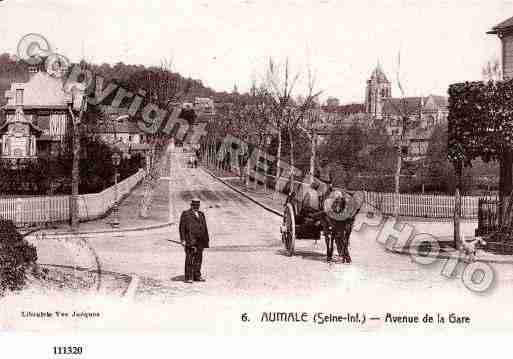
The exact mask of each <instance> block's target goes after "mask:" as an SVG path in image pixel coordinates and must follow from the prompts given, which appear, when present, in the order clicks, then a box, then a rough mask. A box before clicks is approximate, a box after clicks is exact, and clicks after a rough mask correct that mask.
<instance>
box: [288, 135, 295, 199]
mask: <svg viewBox="0 0 513 359" xmlns="http://www.w3.org/2000/svg"><path fill="white" fill-rule="evenodd" d="M288 133H289V141H290V172H289V179H290V187H289V194H292V191H293V188H294V168H295V161H294V139H293V138H292V128H291V127H290V126H288Z"/></svg>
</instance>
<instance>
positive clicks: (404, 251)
mask: <svg viewBox="0 0 513 359" xmlns="http://www.w3.org/2000/svg"><path fill="white" fill-rule="evenodd" d="M384 248H385V250H386V251H388V252H391V253H395V254H402V255H414V256H417V257H429V258H438V259H458V260H460V261H465V259H464V258H462V257H460V256H458V255H457V254H456V253H455V252H440V253H439V254H438V255H432V254H428V255H425V256H421V255H419V254H418V252H416V251H412V252H410V251H409V250H408V249H399V248H389V247H387V246H384ZM487 256H490V254H488V253H486V254H485V255H484V256H481V257H477V258H476V262H483V263H497V264H513V258H487ZM492 256H494V255H493V254H492Z"/></svg>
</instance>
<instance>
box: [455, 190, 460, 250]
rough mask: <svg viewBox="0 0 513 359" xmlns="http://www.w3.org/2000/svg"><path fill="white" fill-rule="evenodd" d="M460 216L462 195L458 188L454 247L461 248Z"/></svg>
mask: <svg viewBox="0 0 513 359" xmlns="http://www.w3.org/2000/svg"><path fill="white" fill-rule="evenodd" d="M460 218H461V196H460V190H459V188H456V193H455V195H454V248H456V249H460V248H461V234H460Z"/></svg>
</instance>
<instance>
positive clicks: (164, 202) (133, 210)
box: [45, 161, 170, 234]
mask: <svg viewBox="0 0 513 359" xmlns="http://www.w3.org/2000/svg"><path fill="white" fill-rule="evenodd" d="M166 166H167V161H166ZM143 192H144V186H143V182H141V183H140V184H138V185H137V186H136V187H135V188H134V189H133V190H132V192H130V194H129V195H128V196H127V197H125V198H124V199H123V200H122V201H121V202H120V203H119V225H118V226H117V227H116V228H114V227H113V226H112V225H111V223H112V221H113V219H114V216H115V215H114V214H113V212H112V210H111V211H109V212H108V213H107V214H106V216H105V217H103V218H99V219H96V220H92V221H87V222H81V223H80V225H79V230H78V231H79V233H103V232H113V233H119V232H127V231H138V230H147V229H153V228H160V227H165V226H168V225H170V215H169V179H168V178H166V177H165V178H161V179H160V180H159V181H158V184H157V187H156V189H155V192H154V194H153V200H152V202H151V209H150V216H149V217H148V218H141V217H140V216H139V205H140V203H141V199H142V196H143ZM45 232H47V233H52V232H53V233H55V234H62V233H69V232H72V231H71V227H70V225H69V224H68V223H62V224H57V225H56V228H55V227H54V228H52V227H50V228H49V229H45Z"/></svg>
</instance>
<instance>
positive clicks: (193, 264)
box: [185, 247, 203, 280]
mask: <svg viewBox="0 0 513 359" xmlns="http://www.w3.org/2000/svg"><path fill="white" fill-rule="evenodd" d="M202 262H203V248H197V247H196V250H194V247H185V280H189V279H190V280H198V279H200V278H201V263H202Z"/></svg>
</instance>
